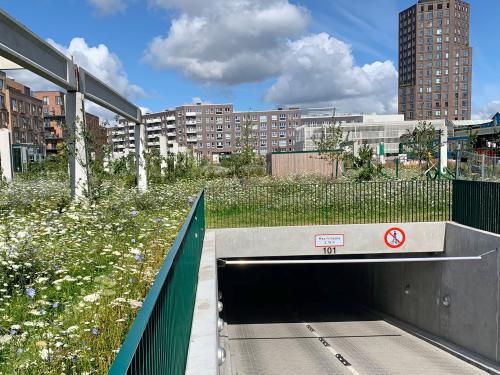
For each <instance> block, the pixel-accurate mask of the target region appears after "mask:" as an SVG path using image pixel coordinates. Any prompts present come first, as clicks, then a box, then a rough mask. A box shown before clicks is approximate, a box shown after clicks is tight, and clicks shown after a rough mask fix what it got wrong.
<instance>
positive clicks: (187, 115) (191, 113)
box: [186, 112, 196, 117]
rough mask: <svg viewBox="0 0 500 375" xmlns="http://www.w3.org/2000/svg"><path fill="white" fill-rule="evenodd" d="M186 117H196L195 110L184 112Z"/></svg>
mask: <svg viewBox="0 0 500 375" xmlns="http://www.w3.org/2000/svg"><path fill="white" fill-rule="evenodd" d="M186 117H196V112H186Z"/></svg>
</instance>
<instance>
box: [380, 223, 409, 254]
mask: <svg viewBox="0 0 500 375" xmlns="http://www.w3.org/2000/svg"><path fill="white" fill-rule="evenodd" d="M384 241H385V244H386V245H387V246H388V247H390V248H391V249H398V248H400V247H401V246H403V245H404V243H405V241H406V234H405V232H404V230H403V229H401V228H397V227H394V228H391V229H389V230H388V231H387V232H385V235H384Z"/></svg>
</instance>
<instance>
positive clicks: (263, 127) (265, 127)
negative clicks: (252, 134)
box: [260, 122, 267, 130]
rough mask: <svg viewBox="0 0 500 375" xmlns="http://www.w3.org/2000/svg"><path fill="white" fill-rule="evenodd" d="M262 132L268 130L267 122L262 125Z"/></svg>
mask: <svg viewBox="0 0 500 375" xmlns="http://www.w3.org/2000/svg"><path fill="white" fill-rule="evenodd" d="M260 130H267V124H266V123H265V122H264V123H261V124H260Z"/></svg>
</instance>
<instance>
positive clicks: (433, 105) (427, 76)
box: [399, 0, 472, 120]
mask: <svg viewBox="0 0 500 375" xmlns="http://www.w3.org/2000/svg"><path fill="white" fill-rule="evenodd" d="M469 28H470V5H469V4H468V3H466V2H464V1H461V0H419V1H418V3H417V4H415V5H413V6H411V7H409V8H408V9H406V10H404V11H402V12H401V13H400V14H399V113H400V114H404V115H405V118H406V119H407V120H431V119H448V120H470V118H471V98H472V48H471V47H470V44H469V41H470V33H469Z"/></svg>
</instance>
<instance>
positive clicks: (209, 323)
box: [185, 231, 219, 375]
mask: <svg viewBox="0 0 500 375" xmlns="http://www.w3.org/2000/svg"><path fill="white" fill-rule="evenodd" d="M217 302H218V286H217V260H216V257H215V233H214V232H213V231H207V233H206V234H205V240H204V243H203V250H202V255H201V262H200V271H199V274H198V288H197V291H196V302H195V308H194V314H193V324H192V328H191V339H190V343H189V351H188V357H187V365H186V372H185V373H186V375H199V374H206V375H217V374H219V363H218V359H217V351H218V348H219V338H218V337H219V336H218V335H219V333H218V331H217V319H218V316H219V314H218V310H217Z"/></svg>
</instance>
